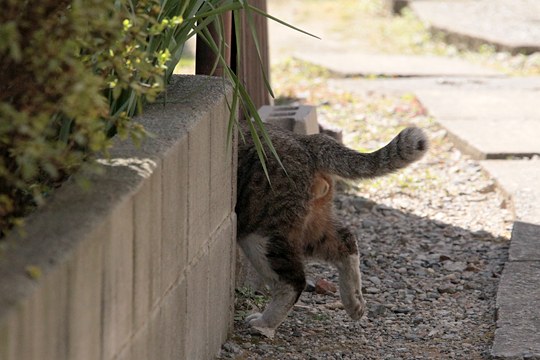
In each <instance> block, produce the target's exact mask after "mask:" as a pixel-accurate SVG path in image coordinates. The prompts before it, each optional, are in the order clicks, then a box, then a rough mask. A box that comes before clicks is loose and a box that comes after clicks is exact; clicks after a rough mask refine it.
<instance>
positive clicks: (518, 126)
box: [331, 76, 540, 159]
mask: <svg viewBox="0 0 540 360" xmlns="http://www.w3.org/2000/svg"><path fill="white" fill-rule="evenodd" d="M331 84H332V85H333V86H335V87H339V88H341V89H344V90H348V91H352V92H357V93H358V92H360V93H366V92H369V91H380V90H390V91H400V92H403V91H410V92H413V93H414V94H415V95H416V96H417V97H418V99H419V100H420V102H421V103H422V104H423V105H424V106H425V107H426V108H427V109H428V112H429V113H430V114H431V115H432V116H434V117H435V118H436V119H437V121H438V122H439V123H440V124H441V125H442V126H443V127H445V128H446V129H447V130H448V131H449V133H450V136H451V138H452V140H453V141H454V142H455V143H456V145H457V146H458V147H460V148H461V150H462V151H464V152H466V153H468V154H470V155H471V156H473V157H474V158H476V159H504V158H507V157H509V156H517V157H527V156H532V155H535V154H540V140H539V139H540V106H538V104H539V101H540V100H539V99H540V78H492V77H489V78H485V77H468V78H463V77H455V78H454V77H445V76H441V77H425V78H396V79H374V80H370V79H365V78H363V79H336V80H332V81H331Z"/></svg>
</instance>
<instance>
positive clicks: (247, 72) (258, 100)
mask: <svg viewBox="0 0 540 360" xmlns="http://www.w3.org/2000/svg"><path fill="white" fill-rule="evenodd" d="M250 4H251V5H252V6H254V7H257V8H259V9H261V10H263V11H264V12H266V0H250ZM249 16H250V17H249V18H248V15H247V14H246V13H242V14H241V15H240V17H241V18H240V21H239V22H240V26H241V30H242V33H241V34H240V44H237V43H236V36H235V35H233V34H234V31H236V29H234V24H233V21H232V14H231V13H230V12H229V13H227V14H225V15H224V16H223V26H224V37H225V42H226V43H227V44H228V45H230V46H225V47H224V49H223V51H224V53H223V54H224V57H225V59H226V60H227V63H228V64H229V65H230V66H231V68H232V69H233V71H235V73H236V74H237V75H238V78H239V79H240V81H242V83H243V84H244V86H245V87H246V90H247V92H248V94H249V95H250V96H251V99H252V100H253V103H254V104H255V107H256V108H257V109H258V108H260V107H261V106H263V105H271V98H270V93H269V92H268V90H267V89H266V85H265V82H264V75H263V72H264V74H265V75H266V77H267V78H268V79H269V78H270V66H269V54H268V24H267V19H266V17H264V16H262V15H259V14H255V13H253V12H251V13H250V14H249ZM251 26H253V27H254V30H255V33H256V34H257V41H258V44H259V50H260V59H259V55H258V54H257V47H256V44H255V41H254V39H253V36H252V31H251ZM210 32H211V34H212V36H213V38H214V41H216V43H218V42H219V41H220V39H219V36H218V32H217V31H216V29H215V28H211V29H210ZM237 46H240V55H241V59H237V56H236V50H237ZM216 60H217V57H216V55H215V54H214V52H213V51H212V49H210V47H209V46H208V45H207V44H206V43H205V42H204V41H203V40H202V39H201V38H200V36H197V49H196V55H195V73H196V74H201V75H215V76H222V75H223V68H222V66H221V65H219V64H218V66H217V68H216V70H215V71H214V72H213V73H212V69H213V67H214V66H215V63H216ZM238 60H239V61H238Z"/></svg>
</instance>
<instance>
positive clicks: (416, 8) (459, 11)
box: [409, 0, 540, 54]
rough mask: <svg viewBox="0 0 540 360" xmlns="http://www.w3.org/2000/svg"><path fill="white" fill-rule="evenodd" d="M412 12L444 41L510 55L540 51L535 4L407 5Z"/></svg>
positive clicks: (526, 0) (482, 0)
mask: <svg viewBox="0 0 540 360" xmlns="http://www.w3.org/2000/svg"><path fill="white" fill-rule="evenodd" d="M409 6H410V7H411V9H412V10H413V12H414V13H415V14H416V15H417V16H418V17H419V18H420V19H421V20H422V21H424V22H425V23H427V24H429V25H430V27H431V28H432V29H433V30H436V31H442V32H443V33H445V34H446V35H447V41H449V42H456V43H464V42H465V43H467V44H468V45H470V46H471V47H473V48H474V47H478V46H479V45H481V44H484V43H489V44H492V45H494V46H496V47H497V48H498V49H499V50H504V51H510V52H512V53H527V54H530V53H533V52H536V51H540V26H538V22H539V21H540V2H538V1H537V0H462V1H455V0H446V1H410V2H409Z"/></svg>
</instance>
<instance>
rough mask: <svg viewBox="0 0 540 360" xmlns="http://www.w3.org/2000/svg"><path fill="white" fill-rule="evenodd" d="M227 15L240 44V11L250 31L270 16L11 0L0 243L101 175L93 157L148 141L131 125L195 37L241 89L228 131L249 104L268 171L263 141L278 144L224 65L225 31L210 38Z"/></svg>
mask: <svg viewBox="0 0 540 360" xmlns="http://www.w3.org/2000/svg"><path fill="white" fill-rule="evenodd" d="M228 11H231V12H233V14H234V18H235V25H236V30H237V34H235V36H236V37H238V36H239V34H238V33H239V32H240V31H242V29H241V26H240V24H239V23H238V19H239V16H238V15H239V12H240V11H243V12H244V13H245V16H246V17H247V19H248V24H249V23H251V21H252V20H251V18H252V14H253V13H259V14H262V15H264V16H268V17H270V18H272V17H271V16H270V15H268V14H265V13H263V12H262V11H260V10H259V9H256V8H254V7H252V6H251V5H250V4H249V3H248V2H247V1H242V0H183V1H179V0H114V1H107V0H61V1H58V0H44V1H41V2H38V3H29V2H27V1H17V0H7V1H6V2H5V4H3V9H2V12H0V237H1V236H2V234H3V233H4V232H5V231H6V229H8V228H9V227H10V226H12V225H13V224H19V223H20V222H21V220H20V219H21V217H22V216H23V215H24V214H26V213H27V212H28V211H29V209H31V208H33V207H34V206H35V205H36V204H40V203H42V202H43V200H44V198H45V197H46V196H47V194H48V193H49V192H50V191H51V190H52V189H53V188H54V187H55V186H56V185H57V184H59V183H60V182H61V181H62V180H63V179H65V178H66V177H68V176H71V175H72V174H75V171H76V170H79V169H81V168H84V169H87V170H89V171H97V170H98V167H97V165H96V164H95V163H94V162H93V161H92V158H93V157H94V156H95V154H98V153H101V154H105V155H106V154H107V150H108V148H109V147H110V145H111V140H110V137H111V136H112V135H114V134H118V135H119V136H120V137H122V138H126V137H131V139H132V140H134V141H139V140H140V139H141V138H143V137H144V136H145V131H144V129H142V128H141V127H140V126H139V125H138V124H136V123H134V122H131V121H130V119H131V118H132V117H133V116H134V115H136V114H137V113H139V112H140V111H141V110H142V108H143V105H144V103H145V102H147V101H153V100H154V99H155V98H156V97H157V96H158V94H159V93H160V92H161V91H163V89H164V86H165V84H166V83H167V80H168V79H169V77H170V76H171V74H172V72H173V69H174V67H175V66H176V64H177V63H178V62H179V60H180V58H181V55H182V50H183V47H184V44H185V42H186V41H187V40H188V39H189V38H191V37H193V36H195V35H200V36H201V38H202V39H203V40H204V41H206V43H207V44H208V45H209V46H210V47H211V48H212V49H213V50H214V52H215V53H216V55H217V62H219V63H221V64H222V65H225V66H224V67H225V75H226V77H228V78H229V79H230V80H232V82H233V85H234V96H233V99H232V101H231V104H230V107H231V110H232V117H231V121H230V123H231V125H230V126H229V132H232V129H233V125H234V121H235V117H234V116H235V111H236V109H237V107H238V105H239V104H241V109H242V111H245V113H246V117H247V118H251V117H254V118H255V120H256V121H255V122H254V123H251V122H250V124H251V128H252V135H253V136H254V138H255V139H256V142H257V145H258V149H259V155H260V157H261V159H262V160H263V164H264V157H265V156H266V154H265V153H264V150H263V149H264V148H263V146H262V142H264V141H267V142H268V143H269V144H270V142H269V140H268V138H267V136H266V134H265V132H264V128H263V126H262V124H261V121H260V119H259V118H258V115H257V109H256V108H255V106H254V105H253V103H252V102H251V100H250V98H249V95H248V94H247V91H246V90H245V88H244V87H243V85H242V82H241V80H240V79H238V77H237V76H236V74H235V73H234V72H233V71H232V70H231V68H230V67H228V66H226V63H225V59H224V58H223V56H222V55H221V54H222V49H223V47H224V46H227V45H226V44H225V43H224V40H223V37H222V36H221V35H220V34H221V33H220V31H218V34H219V35H220V36H218V39H216V38H215V37H212V36H211V33H210V31H209V29H210V27H211V26H215V27H216V28H217V29H218V30H220V29H221V27H222V25H221V22H220V19H221V16H222V15H223V14H224V13H225V12H228ZM275 20H277V19H275ZM277 21H279V20H277ZM253 35H254V34H253ZM257 46H258V44H257ZM238 51H241V49H238ZM238 58H240V57H238ZM259 135H261V137H260V138H259ZM260 139H262V140H260ZM267 149H269V150H270V152H272V153H273V154H274V155H275V151H274V150H273V148H272V146H271V144H270V145H269V146H268V147H267ZM276 156H277V155H276ZM79 173H81V172H79ZM79 179H81V180H84V179H82V178H80V177H79Z"/></svg>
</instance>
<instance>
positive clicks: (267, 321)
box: [246, 282, 299, 338]
mask: <svg viewBox="0 0 540 360" xmlns="http://www.w3.org/2000/svg"><path fill="white" fill-rule="evenodd" d="M298 295H299V293H298V290H296V289H295V288H294V287H293V286H291V285H289V284H287V283H284V282H279V283H276V284H275V285H274V286H273V288H272V300H271V301H270V303H269V304H268V306H267V307H266V309H265V310H264V312H263V313H262V314H261V313H255V314H251V315H249V316H248V317H247V318H246V322H247V323H248V324H249V326H251V328H252V329H253V330H254V331H255V332H256V333H259V334H262V335H264V336H266V337H269V338H273V337H274V334H275V329H276V328H277V327H278V326H279V324H281V322H282V321H283V320H284V319H285V317H286V316H287V313H288V312H289V311H290V309H291V308H292V307H293V305H294V303H295V302H296V300H297V299H298Z"/></svg>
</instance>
